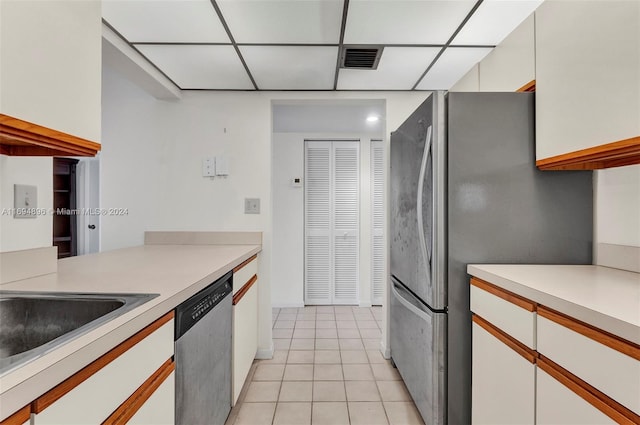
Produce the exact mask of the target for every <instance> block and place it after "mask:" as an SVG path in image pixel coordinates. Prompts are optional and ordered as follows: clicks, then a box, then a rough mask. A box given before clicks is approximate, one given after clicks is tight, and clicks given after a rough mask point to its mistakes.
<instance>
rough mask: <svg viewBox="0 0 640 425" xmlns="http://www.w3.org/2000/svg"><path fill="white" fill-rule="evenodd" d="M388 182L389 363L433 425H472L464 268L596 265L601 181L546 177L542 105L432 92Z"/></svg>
mask: <svg viewBox="0 0 640 425" xmlns="http://www.w3.org/2000/svg"><path fill="white" fill-rule="evenodd" d="M390 176H391V177H390V178H391V192H390V195H389V197H390V204H391V205H390V216H391V232H390V241H391V259H390V262H391V269H390V274H391V291H390V292H391V297H390V309H391V315H390V344H391V357H392V359H393V361H394V363H395V365H396V366H397V368H398V370H399V372H400V374H401V375H402V378H403V379H404V381H405V383H406V385H407V388H408V389H409V392H410V393H411V395H412V397H413V399H414V401H415V403H416V405H417V407H418V410H419V411H420V413H421V414H422V417H423V419H424V421H425V423H427V424H429V425H436V424H444V423H449V424H468V423H470V422H471V314H470V312H469V276H468V275H467V274H466V265H467V264H469V263H562V264H590V263H591V245H592V218H593V217H592V216H593V195H592V176H591V172H588V171H586V172H582V171H580V172H576V171H570V172H558V171H554V172H549V171H545V172H542V171H539V170H537V169H536V167H535V147H534V95H533V94H531V93H449V94H447V95H446V96H445V94H444V93H443V92H434V93H432V94H431V95H430V96H429V97H428V98H427V100H426V101H425V102H424V103H423V104H422V105H421V106H420V107H419V108H418V109H417V110H416V111H415V112H414V113H413V114H412V115H411V116H410V117H409V118H408V119H407V120H406V121H405V122H404V123H403V124H402V125H401V126H400V127H399V128H398V130H396V131H395V132H393V133H392V134H391V174H390Z"/></svg>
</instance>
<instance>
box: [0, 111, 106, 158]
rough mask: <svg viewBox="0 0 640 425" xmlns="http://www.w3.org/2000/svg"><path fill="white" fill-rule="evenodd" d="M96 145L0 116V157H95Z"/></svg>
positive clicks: (98, 148) (16, 119)
mask: <svg viewBox="0 0 640 425" xmlns="http://www.w3.org/2000/svg"><path fill="white" fill-rule="evenodd" d="M99 150H100V143H96V142H92V141H89V140H86V139H82V138H80V137H76V136H72V135H70V134H67V133H63V132H61V131H57V130H53V129H50V128H47V127H42V126H40V125H37V124H33V123H30V122H28V121H23V120H21V119H18V118H13V117H10V116H9V115H4V114H0V154H3V155H13V156H95V155H96V154H97V153H98V151H99Z"/></svg>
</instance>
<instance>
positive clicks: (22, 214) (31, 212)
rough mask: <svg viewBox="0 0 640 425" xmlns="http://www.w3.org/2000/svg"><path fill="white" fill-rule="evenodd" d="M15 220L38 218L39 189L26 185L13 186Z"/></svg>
mask: <svg viewBox="0 0 640 425" xmlns="http://www.w3.org/2000/svg"><path fill="white" fill-rule="evenodd" d="M13 208H14V213H13V217H14V218H36V208H38V188H37V187H36V186H29V185H26V184H14V185H13Z"/></svg>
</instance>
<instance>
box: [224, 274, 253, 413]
mask: <svg viewBox="0 0 640 425" xmlns="http://www.w3.org/2000/svg"><path fill="white" fill-rule="evenodd" d="M257 349H258V286H257V285H256V284H254V285H253V286H251V287H250V288H249V290H248V291H247V292H246V293H245V294H244V296H243V297H242V298H240V300H239V301H238V303H237V304H236V305H234V306H233V354H232V359H233V360H232V364H233V369H232V374H233V378H232V379H233V381H232V382H233V389H232V392H233V394H232V398H231V400H232V403H231V404H232V405H234V404H235V402H236V400H238V396H240V391H241V390H242V386H243V385H244V381H245V379H246V378H247V374H248V373H249V369H251V364H252V363H253V359H255V357H256V351H257Z"/></svg>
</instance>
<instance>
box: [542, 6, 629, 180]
mask: <svg viewBox="0 0 640 425" xmlns="http://www.w3.org/2000/svg"><path fill="white" fill-rule="evenodd" d="M535 42H536V159H537V162H536V163H537V165H538V167H539V168H541V169H598V168H606V167H615V166H620V165H628V164H637V163H640V2H637V1H628V0H597V1H558V0H547V1H545V2H544V3H543V4H542V5H541V6H540V7H539V8H538V10H537V11H536V13H535Z"/></svg>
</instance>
